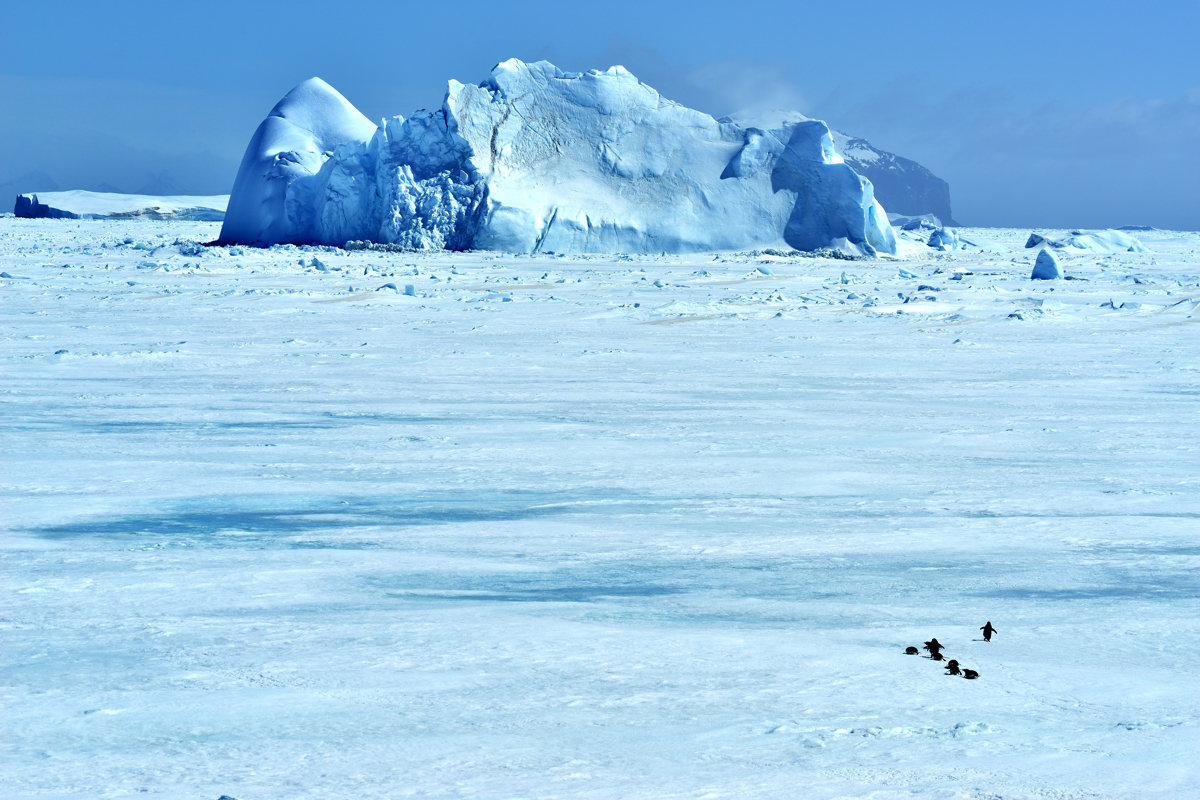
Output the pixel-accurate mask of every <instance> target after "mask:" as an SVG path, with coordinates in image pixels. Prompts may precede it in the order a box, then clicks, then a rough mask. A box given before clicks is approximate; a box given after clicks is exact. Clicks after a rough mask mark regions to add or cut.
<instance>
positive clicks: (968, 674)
mask: <svg viewBox="0 0 1200 800" xmlns="http://www.w3.org/2000/svg"><path fill="white" fill-rule="evenodd" d="M962 676H963V677H964V678H966V679H967V680H969V681H973V680H975V679H976V678H978V677H979V673H978V672H976V671H975V670H973V669H964V670H963V671H962Z"/></svg>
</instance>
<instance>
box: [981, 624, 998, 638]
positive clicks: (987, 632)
mask: <svg viewBox="0 0 1200 800" xmlns="http://www.w3.org/2000/svg"><path fill="white" fill-rule="evenodd" d="M979 630H981V631H983V640H984V641H985V642H990V641H991V640H992V634H993V633H995V632H996V629H995V628H993V627H992V621H991V620H988V622H987V624H986V625H984V626H983V627H982V628H980V629H979Z"/></svg>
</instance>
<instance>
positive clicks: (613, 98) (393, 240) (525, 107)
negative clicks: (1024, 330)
mask: <svg viewBox="0 0 1200 800" xmlns="http://www.w3.org/2000/svg"><path fill="white" fill-rule="evenodd" d="M221 238H222V240H223V241H226V242H230V243H234V242H236V243H243V244H274V243H280V242H295V243H302V242H308V243H322V244H335V245H341V244H344V243H345V242H347V241H351V240H367V241H373V242H381V243H390V244H396V245H400V246H403V247H411V248H418V249H436V248H446V249H451V250H466V249H481V250H499V251H507V252H558V253H593V252H624V253H661V252H668V253H680V252H696V251H709V250H738V249H747V248H754V247H772V246H776V247H791V248H795V249H798V250H814V249H818V248H836V249H839V250H842V251H845V252H851V253H856V254H865V255H878V254H881V253H885V254H894V253H895V252H896V237H895V232H894V231H893V230H892V227H891V225H890V224H889V223H888V219H887V214H886V213H885V212H884V210H883V208H882V207H881V206H880V205H879V203H878V202H877V201H876V200H875V198H874V192H873V189H872V186H871V183H870V182H869V181H867V180H866V179H864V178H862V177H861V176H859V175H858V174H857V173H855V172H854V171H853V169H851V168H850V167H849V166H847V165H846V164H845V163H844V162H843V160H842V159H841V157H839V156H838V155H837V153H836V151H835V150H834V146H833V140H832V138H831V136H830V133H829V129H828V127H826V125H825V123H823V122H819V121H815V120H806V121H803V122H799V123H793V124H786V125H781V126H780V127H777V128H772V129H769V130H768V129H762V128H755V127H743V126H741V125H739V124H737V123H733V122H724V123H721V122H717V121H716V120H715V119H713V118H712V117H711V116H709V115H707V114H703V113H701V112H699V111H694V110H692V109H689V108H686V107H684V106H681V105H679V104H678V103H674V102H671V101H669V100H666V99H664V98H663V97H661V96H660V95H659V94H658V92H657V91H655V90H654V89H652V88H651V87H649V86H646V85H645V84H643V83H641V82H640V81H638V80H637V78H635V77H634V76H633V75H632V74H631V73H629V72H628V71H626V70H625V69H624V68H622V67H612V68H610V69H608V70H606V71H595V70H594V71H591V72H588V73H586V74H577V73H564V72H562V71H561V70H559V69H558V68H556V67H555V66H553V65H551V64H548V63H546V62H538V63H536V64H525V63H523V62H521V61H517V60H509V61H505V62H503V63H502V64H499V65H498V66H496V67H495V68H494V69H493V71H492V74H491V76H490V77H489V78H488V80H486V81H484V82H483V83H482V84H480V85H478V86H468V85H465V84H461V83H458V82H457V81H451V82H450V85H449V89H448V91H447V94H446V98H445V101H444V102H443V104H442V107H441V108H440V109H439V110H437V111H432V112H431V111H418V112H416V113H415V114H413V115H412V116H411V117H409V118H407V119H405V118H402V117H393V118H392V119H389V120H385V121H384V122H383V123H382V124H381V125H379V126H375V125H373V124H372V123H370V122H369V121H367V120H366V118H365V117H363V116H362V115H361V114H360V113H359V112H358V111H357V110H356V109H355V108H354V107H353V106H352V105H351V104H350V103H349V102H347V101H346V100H345V98H343V97H342V96H341V95H340V94H338V93H337V92H336V91H335V90H333V89H332V88H331V87H330V86H329V85H328V84H326V83H324V82H323V81H320V80H319V79H315V78H314V79H312V80H309V81H306V82H305V83H303V84H301V85H300V86H298V87H297V88H296V89H294V90H293V91H292V92H290V93H289V94H288V95H287V97H285V98H284V100H282V101H281V102H280V104H279V105H278V106H276V107H275V109H274V110H273V111H272V112H271V115H270V116H269V117H268V118H267V119H266V120H265V121H264V122H263V123H262V125H261V126H260V127H259V129H258V131H257V132H256V133H255V135H254V138H253V139H252V140H251V143H250V147H249V148H248V149H247V152H246V156H245V158H244V159H243V162H242V166H241V169H240V171H239V173H238V177H237V180H236V182H235V184H234V187H233V192H232V196H231V199H230V203H229V211H228V213H227V216H226V220H225V225H224V227H223V228H222V232H221Z"/></svg>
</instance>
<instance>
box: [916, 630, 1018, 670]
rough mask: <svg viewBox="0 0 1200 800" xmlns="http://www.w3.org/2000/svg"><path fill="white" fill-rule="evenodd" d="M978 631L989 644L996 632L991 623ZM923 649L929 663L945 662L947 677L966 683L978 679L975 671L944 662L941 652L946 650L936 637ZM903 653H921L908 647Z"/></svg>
mask: <svg viewBox="0 0 1200 800" xmlns="http://www.w3.org/2000/svg"><path fill="white" fill-rule="evenodd" d="M980 630H982V631H983V640H984V641H985V642H990V641H991V640H992V634H994V633H995V632H996V629H995V628H993V627H992V623H991V622H990V621H989V622H988V623H987V624H986V625H984V626H983V627H982V628H980ZM925 649H926V650H927V651H928V652H929V660H930V661H945V662H946V674H947V675H956V676H958V677H961V678H964V679H966V680H968V681H973V680H975V679H976V678H978V677H979V673H978V672H977V671H976V670H973V669H966V668H965V667H962V666H960V665H959V663H958V661H957V660H955V659H953V658H952V659H950V660H949V661H946V657H945V656H944V655H942V651H943V650H944V649H946V648H945V646H944V645H943V644H942V643H941V642H939V641H938V640H937V637H936V636H935V637H933V638H932V639H930V640H929V641H928V642H925ZM904 653H905V655H910V656H916V655H920V654H921V651H920V650H918V649H917V648H915V647H912V646H911V645H910V646H909V647H906V648H904Z"/></svg>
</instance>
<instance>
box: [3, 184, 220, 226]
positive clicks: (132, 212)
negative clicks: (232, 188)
mask: <svg viewBox="0 0 1200 800" xmlns="http://www.w3.org/2000/svg"><path fill="white" fill-rule="evenodd" d="M228 203H229V195H224V194H220V195H203V196H191V195H172V196H155V195H143V194H117V193H114V192H87V191H83V190H80V189H74V190H70V191H64V192H30V193H28V194H21V195H17V200H16V208H15V211H16V214H17V215H18V216H30V217H49V218H53V219H100V218H104V217H145V218H147V219H180V220H199V221H206V222H220V221H221V219H222V218H223V217H224V216H225V207H226V206H227V205H228Z"/></svg>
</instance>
